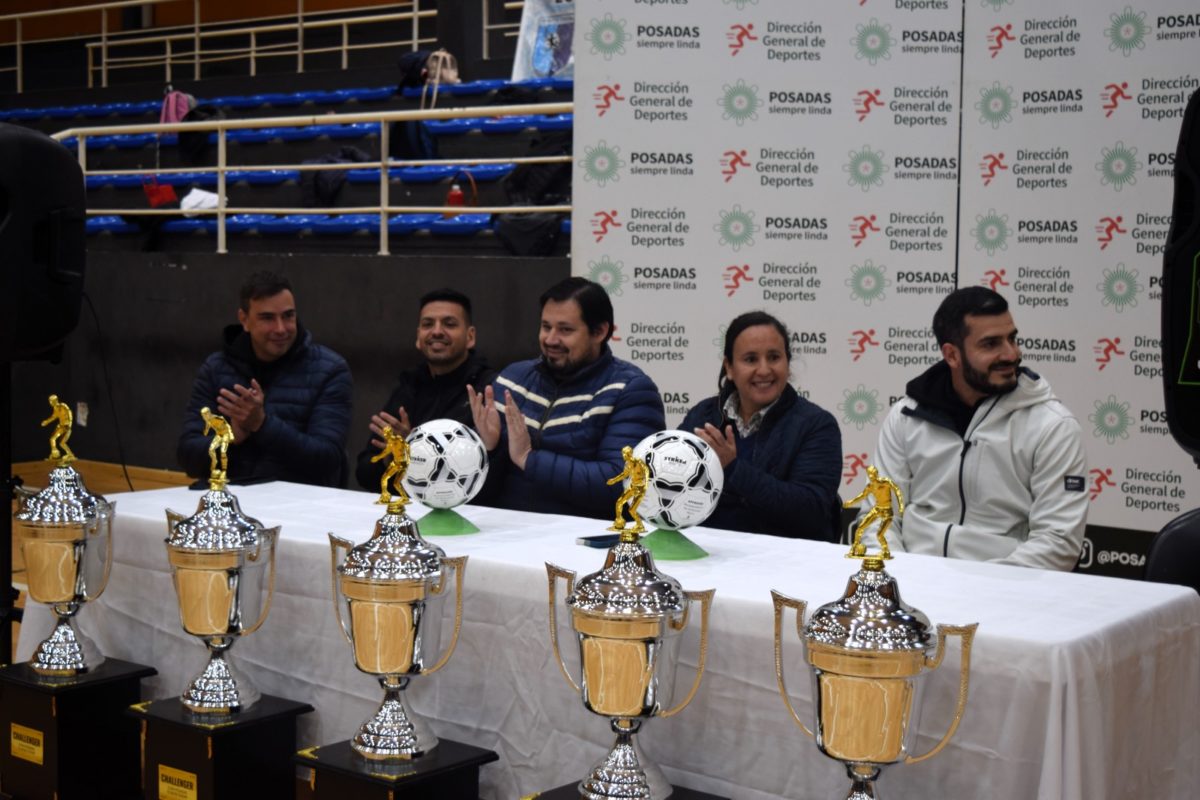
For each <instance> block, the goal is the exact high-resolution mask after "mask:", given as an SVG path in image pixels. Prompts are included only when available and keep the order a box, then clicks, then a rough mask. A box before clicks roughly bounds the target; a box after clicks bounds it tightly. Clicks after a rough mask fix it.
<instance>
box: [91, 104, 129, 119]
mask: <svg viewBox="0 0 1200 800" xmlns="http://www.w3.org/2000/svg"><path fill="white" fill-rule="evenodd" d="M125 105H126V104H125V103H101V104H100V105H98V106H96V108H97V109H98V110H100V111H103V112H104V116H106V117H108V116H111V115H113V114H118V113H120V111H121V109H122V108H123V107H124V106H125Z"/></svg>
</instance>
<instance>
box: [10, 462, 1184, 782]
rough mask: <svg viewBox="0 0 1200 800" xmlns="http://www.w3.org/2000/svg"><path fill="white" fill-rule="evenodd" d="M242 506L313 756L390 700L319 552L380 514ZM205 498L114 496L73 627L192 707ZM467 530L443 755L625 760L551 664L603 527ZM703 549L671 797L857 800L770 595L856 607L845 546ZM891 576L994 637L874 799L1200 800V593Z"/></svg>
mask: <svg viewBox="0 0 1200 800" xmlns="http://www.w3.org/2000/svg"><path fill="white" fill-rule="evenodd" d="M233 491H234V493H235V494H237V495H238V497H239V498H240V500H241V503H242V508H243V510H244V511H245V512H246V513H247V514H250V515H252V516H255V517H257V518H258V519H260V520H262V521H263V522H264V524H267V525H275V524H281V525H282V526H283V533H282V538H281V542H280V546H279V552H278V577H277V580H276V592H275V598H274V604H273V606H272V608H271V613H270V617H269V619H268V620H267V622H266V624H265V625H264V626H263V627H262V629H260V630H259V631H258V632H256V633H255V634H253V635H252V636H249V637H247V638H246V639H245V640H243V641H241V642H239V643H238V644H237V645H236V646H235V647H234V649H233V650H232V657H233V659H234V660H235V661H237V662H238V663H239V664H240V666H241V667H242V668H243V669H244V670H245V671H246V672H248V673H249V674H251V675H252V676H253V677H254V679H255V680H256V682H257V684H258V686H259V688H260V689H262V690H263V691H264V692H268V693H271V694H276V695H281V696H284V697H290V698H294V699H297V700H304V701H308V702H310V703H312V704H313V705H314V706H315V707H316V709H317V713H315V714H310V715H308V716H307V717H302V718H301V720H302V723H301V730H300V739H301V744H326V743H332V742H334V741H338V740H341V739H345V738H347V737H348V736H350V734H351V733H352V732H353V731H354V730H355V728H356V727H357V726H358V725H359V724H360V723H361V722H362V721H363V720H364V719H365V718H366V717H367V716H368V715H369V714H370V713H371V712H372V711H373V710H374V708H375V706H376V705H377V704H378V702H379V700H380V698H381V693H380V690H379V688H378V685H377V684H376V682H375V681H374V679H372V678H371V677H370V676H367V675H364V674H362V673H360V672H358V671H357V670H356V669H355V668H354V666H353V663H352V659H351V654H350V650H349V646H348V645H347V644H346V642H345V640H344V639H343V638H342V635H341V632H340V630H339V629H338V628H337V623H336V621H335V619H334V612H333V603H332V599H331V592H332V588H331V580H330V574H329V569H330V556H329V546H328V542H327V536H326V534H327V533H328V532H330V531H333V532H335V533H337V534H339V535H341V536H344V537H347V538H351V539H354V540H355V541H362V540H364V539H365V538H366V537H367V536H368V535H369V533H370V531H371V529H372V526H373V523H374V520H375V519H376V518H377V517H378V516H379V515H380V513H381V511H382V508H381V507H380V506H376V505H372V502H371V500H372V496H371V495H368V494H365V493H361V492H348V491H339V490H332V489H319V488H314V487H311V486H299V485H295V484H283V483H276V484H266V485H261V486H254V487H243V488H234V489H233ZM199 496H200V494H199V492H194V491H188V490H186V489H182V488H179V489H164V490H159V491H150V492H138V493H136V494H134V493H130V494H119V495H113V496H112V497H111V498H110V499H113V500H115V501H116V502H117V522H116V527H115V535H114V538H115V556H114V566H113V569H112V577H111V581H110V583H109V586H108V589H107V591H106V592H105V593H104V595H103V597H102V598H101V599H100V600H99V601H98V602H96V603H94V604H91V605H90V606H88V607H87V608H86V609H85V610H84V611H83V612H82V613H81V615H80V627H81V628H82V629H83V630H84V631H85V632H86V633H87V634H88V635H90V636H92V637H93V638H94V639H95V640H96V642H97V644H98V645H99V646H100V648H101V650H102V651H103V652H104V653H106V654H108V655H111V656H115V657H118V658H123V659H128V660H131V661H136V662H140V663H145V664H151V665H153V666H155V667H157V669H158V671H159V676H158V677H157V678H155V679H152V680H150V681H149V682H148V683H147V689H148V695H149V696H152V697H156V698H157V697H166V696H170V695H172V694H176V693H178V692H180V691H182V689H183V687H184V685H185V683H186V681H187V680H188V679H189V678H191V677H192V676H193V675H194V674H195V673H197V672H198V671H199V670H200V668H201V667H202V665H203V663H204V660H205V657H206V656H205V651H204V649H203V647H202V645H200V644H199V642H198V641H197V640H195V639H192V638H190V637H188V636H186V635H185V634H184V633H183V631H182V629H181V628H180V625H179V615H178V611H177V608H176V601H175V594H174V590H173V588H172V586H171V579H170V574H169V572H168V567H167V560H166V552H165V548H164V546H163V539H164V537H165V535H166V518H165V515H164V509H165V508H168V507H170V508H173V509H174V510H176V511H180V512H185V513H187V514H190V513H192V511H193V510H194V509H195V507H196V503H197V501H198V499H199ZM411 513H412V515H413V516H414V517H419V515H420V514H421V513H423V510H422V509H421V508H420V507H419V506H416V507H413V508H412V510H411ZM464 515H465V516H467V517H469V518H470V519H471V520H472V521H474V522H475V523H476V524H477V525H479V527H480V528H482V529H483V531H484V532H483V533H481V534H476V535H471V536H456V537H442V538H437V539H434V540H433V541H436V542H437V543H438V544H439V545H440V546H442V547H443V548H444V549H445V550H446V551H447V554H448V555H469V556H470V561H469V564H468V566H467V570H466V588H465V593H464V607H465V608H464V623H463V630H462V637H461V640H460V642H459V645H458V650H457V651H456V652H455V654H454V657H453V658H452V659H451V661H450V663H449V665H448V666H447V667H446V668H445V669H443V670H442V671H441V672H440V673H438V674H437V675H434V676H431V677H428V678H417V679H416V680H414V681H413V684H412V687H411V688H410V691H409V694H410V697H411V699H412V705H413V707H414V708H415V709H416V710H417V711H418V712H420V713H422V714H424V715H425V716H427V717H428V718H429V719H430V720H431V721H432V723H433V727H434V730H435V731H436V732H437V733H438V735H440V736H444V737H448V738H452V739H457V740H460V741H464V742H468V743H471V744H475V745H478V746H481V747H488V748H491V749H494V750H495V751H496V752H497V753H499V754H500V761H499V762H498V763H496V764H493V765H490V766H488V767H485V768H484V769H483V771H482V780H483V794H484V796H485V797H487V798H496V799H497V800H501V799H502V800H514V798H517V797H519V796H521V795H523V794H528V793H532V792H535V791H539V790H544V789H548V788H551V787H554V786H557V785H560V784H563V783H567V782H570V781H573V780H578V779H580V778H581V777H582V776H583V775H584V774H586V772H587V770H588V769H589V768H590V767H591V766H592V764H593V763H594V762H595V761H597V760H598V759H599V758H600V757H601V756H602V755H603V753H604V752H605V751H606V749H607V748H608V747H609V746H610V744H611V738H612V737H611V734H610V733H609V729H608V724H607V722H606V721H605V720H603V719H601V718H599V717H596V716H594V715H592V714H591V713H589V712H588V711H586V710H585V709H584V708H583V705H582V703H581V702H580V700H579V699H578V697H577V696H576V695H575V694H574V693H573V692H572V690H571V689H570V687H569V686H568V685H567V684H566V682H565V681H564V680H563V678H562V676H561V675H560V674H559V670H558V667H557V665H556V664H555V661H554V658H553V655H552V653H551V650H550V644H549V637H548V632H547V631H548V628H547V589H546V583H547V581H546V577H545V567H544V562H546V561H552V562H555V563H557V564H559V565H561V566H563V567H566V568H568V569H574V570H577V571H578V572H579V574H580V575H581V576H582V575H583V574H586V573H588V572H592V571H595V570H596V569H598V568H599V567H600V565H601V563H602V560H603V555H604V551H603V550H596V549H590V548H585V547H580V546H578V545H576V544H575V539H576V537H578V536H581V535H588V534H598V533H602V532H603V527H604V523H602V522H598V521H594V520H584V519H577V518H571V517H560V516H549V515H530V514H517V513H513V512H508V511H500V510H495V509H489V508H472V507H468V508H466V509H464ZM689 534H690V536H691V538H692V539H694V540H695V541H696V542H697V543H699V544H700V545H701V546H703V547H704V548H706V549H707V550H708V551H709V552H710V553H711V554H712V555H711V557H710V558H707V559H703V560H699V561H688V562H661V563H659V568H660V569H661V570H663V571H665V572H667V573H669V574H671V575H673V576H675V577H676V578H678V579H679V580H680V581H681V582H682V584H683V585H684V587H685V588H688V589H706V588H715V589H716V590H717V591H716V598H715V602H714V607H713V613H712V623H711V625H712V629H711V636H710V648H709V662H708V670H707V672H706V674H705V676H704V682H703V684H702V686H701V689H700V691H699V693H698V694H697V696H696V698H695V700H694V701H693V703H692V704H691V706H689V707H688V708H687V709H686V710H685V711H684V712H682V713H681V714H679V715H678V716H676V717H673V718H671V719H667V720H653V721H651V722H650V723H648V724H647V725H645V726H644V727H643V729H642V733H641V734H639V739H640V741H641V744H642V746H643V748H644V751H645V752H646V754H647V755H648V756H649V757H650V758H653V759H654V760H656V761H657V762H658V763H659V764H660V765H661V766H662V767H663V768H664V771H665V772H666V774H667V777H668V778H669V779H670V780H671V781H672V782H674V783H677V784H679V785H683V786H687V787H689V788H693V789H699V790H702V791H707V792H712V793H715V794H719V795H726V796H730V797H733V798H738V800H743V798H744V799H746V800H767V799H768V798H790V799H795V798H812V799H813V800H830V799H831V798H835V797H842V796H844V794H845V791H846V789H847V787H848V782H847V779H846V777H845V773H844V770H843V769H842V767H841V766H840V765H838V764H837V763H836V762H834V761H832V760H830V759H827V758H825V757H824V756H822V755H821V754H820V753H819V752H818V751H817V749H816V746H815V745H814V744H813V742H812V741H811V740H809V739H808V738H807V737H805V736H804V734H803V733H801V732H800V730H799V729H797V728H796V727H795V726H794V724H793V722H792V721H791V719H790V717H789V715H788V713H787V711H786V710H785V709H784V707H783V704H782V701H781V700H780V698H779V695H778V690H777V688H776V682H775V675H774V663H773V650H772V647H773V644H772V606H771V599H770V594H769V590H770V589H778V590H780V591H782V592H784V593H786V594H789V595H792V596H795V597H799V598H803V599H806V600H808V601H809V603H810V613H811V609H812V608H814V607H815V606H818V605H821V604H823V603H826V602H829V601H831V600H833V599H835V598H837V597H838V596H840V594H841V592H842V591H843V589H844V587H845V583H846V579H847V578H848V577H849V575H850V574H851V573H852V572H853V570H854V568H855V562H851V561H848V560H846V559H845V558H844V552H845V548H842V547H837V546H833V545H827V544H821V543H816V542H806V541H789V540H782V539H777V538H774V537H769V536H755V535H749V534H739V533H730V532H726V531H715V530H705V529H695V530H692V531H690V532H689ZM888 569H889V571H890V572H891V573H892V575H894V576H895V577H896V578H897V580H898V581H899V583H900V587H901V590H902V592H903V596H904V599H905V600H906V601H907V602H908V603H911V604H912V605H914V606H916V607H917V608H919V609H921V610H922V611H924V612H925V613H926V614H927V615H928V616H929V617H930V619H931V620H933V621H934V622H945V623H955V624H958V623H968V622H978V623H979V633H978V636H977V638H976V642H975V648H974V652H973V658H972V670H971V696H970V701H969V703H968V706H967V712H966V716H965V718H964V720H963V722H962V725H961V727H960V728H959V730H958V733H957V735H956V736H955V737H954V739H953V740H952V742H951V744H950V745H949V747H947V748H946V749H945V750H944V751H943V752H942V753H940V754H939V755H938V756H936V757H935V758H933V759H930V760H929V761H926V762H923V763H921V764H916V765H911V766H896V767H890V768H888V769H887V770H885V771H884V773H883V776H882V777H881V779H880V784H879V785H880V790H881V792H883V793H885V794H886V796H887V797H888V798H890V799H891V800H901V799H903V798H913V799H914V800H916V799H917V798H921V799H922V800H923V799H924V798H928V797H975V798H991V799H993V800H994V799H998V798H1012V799H1013V800H1029V799H1030V798H1044V799H1045V800H1071V799H1072V798H1080V799H1081V800H1082V798H1087V799H1088V800H1103V799H1104V798H1113V800H1116V799H1117V798H1131V797H1161V798H1183V797H1194V796H1195V794H1196V791H1197V790H1196V786H1197V783H1198V778H1200V767H1197V760H1196V758H1195V755H1196V753H1197V752H1200V725H1197V719H1200V597H1198V596H1197V595H1196V593H1195V592H1194V591H1192V590H1191V589H1185V588H1182V587H1175V586H1165V585H1158V584H1149V583H1141V582H1136V581H1126V580H1120V579H1114V578H1102V577H1094V576H1085V575H1073V574H1060V573H1054V572H1043V571H1039V570H1028V569H1022V568H1019V567H1005V566H998V565H992V564H980V563H972V562H965V561H957V560H946V559H940V558H929V557H925V556H914V555H907V554H899V555H897V557H896V559H895V560H894V561H892V562H890V563H889V565H888ZM560 589H561V587H560ZM49 628H50V615H49V614H48V612H47V611H46V610H45V609H43V608H40V607H36V606H35V607H32V608H30V609H27V611H26V623H25V624H24V625H23V626H22V636H21V641H20V648H19V658H20V659H26V658H28V657H29V655H30V653H31V651H32V649H33V647H34V646H35V645H36V641H37V640H38V639H40V638H41V637H43V636H45V635H46V634H47V632H48V631H49ZM786 630H787V633H788V634H789V635H788V646H787V650H786V651H785V653H786V658H787V660H788V662H789V664H790V669H791V671H790V676H789V677H790V681H789V688H790V689H791V690H792V696H793V702H794V703H795V705H796V708H797V711H798V712H799V713H800V714H801V715H802V716H805V715H811V703H810V682H809V680H808V678H807V675H806V673H805V670H806V667H805V666H804V664H803V661H802V657H801V650H800V646H799V644H798V642H797V640H796V638H795V627H794V625H791V624H790V623H789V625H788V627H787V629H786ZM444 641H446V638H445V636H443V642H444ZM567 641H568V642H569V641H570V640H569V639H568V640H567ZM955 641H956V640H955ZM697 643H698V632H697V631H696V629H695V628H692V629H690V630H689V631H688V632H687V633H686V634H685V636H684V639H683V642H682V646H681V648H680V653H681V667H680V672H679V676H678V680H677V686H678V687H681V688H686V686H688V685H690V681H691V675H692V672H691V670H692V668H693V667H694V665H695V659H696V655H695V654H696V648H697ZM570 659H571V662H572V663H574V661H575V658H574V654H573V653H572V654H571V656H570ZM958 668H959V659H958V649H957V644H956V643H955V644H953V645H952V646H951V650H950V653H949V655H948V656H947V658H946V661H945V663H944V664H943V666H942V667H941V669H939V670H938V671H936V672H934V673H932V674H929V675H927V676H926V690H925V706H924V709H925V711H924V714H923V716H922V720H921V727H920V733H921V736H920V742H919V745H918V747H919V749H920V750H922V751H923V750H926V749H928V748H929V747H930V746H932V744H933V743H934V742H936V741H937V739H938V738H939V737H940V736H941V734H942V732H943V731H944V730H945V728H946V726H947V725H948V723H949V720H950V717H951V714H952V712H953V707H954V696H955V691H956V687H957V682H958ZM677 691H679V689H677Z"/></svg>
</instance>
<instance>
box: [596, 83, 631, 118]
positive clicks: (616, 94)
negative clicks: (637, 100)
mask: <svg viewBox="0 0 1200 800" xmlns="http://www.w3.org/2000/svg"><path fill="white" fill-rule="evenodd" d="M592 99H593V100H595V101H596V111H597V112H598V113H597V114H596V116H598V117H603V116H604V114H605V112H606V111H608V110H609V109H610V108H612V104H613V101H614V100H624V99H625V98H624V97H622V96H621V84H619V83H614V84H613V85H612V86H609V85H608V84H607V83H602V84H600V85H599V86H598V87H596V91H595V93H593V94H592Z"/></svg>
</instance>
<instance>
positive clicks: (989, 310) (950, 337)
mask: <svg viewBox="0 0 1200 800" xmlns="http://www.w3.org/2000/svg"><path fill="white" fill-rule="evenodd" d="M1005 311H1008V301H1007V300H1005V299H1004V298H1003V297H1002V296H1000V295H999V294H998V293H997V292H994V291H992V290H991V289H989V288H987V287H986V286H967V287H966V288H963V289H958V290H956V291H953V292H951V293H950V294H948V295H946V297H945V299H944V300H942V304H941V305H939V306H938V309H937V311H936V312H934V315H933V336H934V338H935V339H937V343H938V347H941V346H942V345H944V344H946V343H947V342H948V343H950V344H952V345H954V346H955V347H958V348H960V349H961V348H962V345H963V340H964V339H966V338H967V320H966V318H967V317H968V316H980V317H994V316H997V315H999V314H1003V313H1004V312H1005Z"/></svg>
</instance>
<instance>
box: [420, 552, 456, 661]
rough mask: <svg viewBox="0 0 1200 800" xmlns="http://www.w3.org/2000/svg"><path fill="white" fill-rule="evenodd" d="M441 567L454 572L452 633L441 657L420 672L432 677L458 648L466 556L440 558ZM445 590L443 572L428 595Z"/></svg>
mask: <svg viewBox="0 0 1200 800" xmlns="http://www.w3.org/2000/svg"><path fill="white" fill-rule="evenodd" d="M442 566H443V567H450V568H451V569H453V570H454V633H453V634H452V635H451V636H450V645H449V646H448V647H447V648H446V652H445V653H443V654H442V657H441V658H439V659H438V662H437V663H436V664H434V665H433V666H432V667H430V668H429V669H425V670H421V674H422V675H432V674H433V673H435V672H437V671H438V670H439V669H441V668H442V667H444V666H446V662H447V661H449V660H450V656H452V655H453V654H454V648H455V647H457V646H458V632H459V631H460V630H462V593H463V573H464V572H466V570H467V556H455V557H454V558H446V557H445V556H442ZM445 590H446V578H445V572H443V573H442V581H441V583H438V584H436V585H434V586H432V587H430V593H431V594H435V595H438V594H441V593H442V592H444V591H445Z"/></svg>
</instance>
